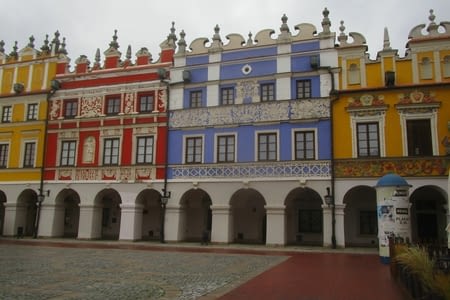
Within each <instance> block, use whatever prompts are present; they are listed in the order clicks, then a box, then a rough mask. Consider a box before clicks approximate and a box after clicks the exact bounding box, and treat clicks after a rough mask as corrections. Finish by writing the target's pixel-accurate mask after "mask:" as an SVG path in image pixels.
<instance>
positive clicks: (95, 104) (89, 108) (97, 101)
mask: <svg viewBox="0 0 450 300" xmlns="http://www.w3.org/2000/svg"><path fill="white" fill-rule="evenodd" d="M101 113H102V97H101V96H87V97H83V98H81V116H82V117H87V118H89V117H98V116H99V115H101Z"/></svg>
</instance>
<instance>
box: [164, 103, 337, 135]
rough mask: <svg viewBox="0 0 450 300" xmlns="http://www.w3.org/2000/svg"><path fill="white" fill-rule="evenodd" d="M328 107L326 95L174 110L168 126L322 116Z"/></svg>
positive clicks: (325, 116) (273, 120) (197, 125)
mask: <svg viewBox="0 0 450 300" xmlns="http://www.w3.org/2000/svg"><path fill="white" fill-rule="evenodd" d="M329 108H330V101H329V99H327V98H320V99H307V100H289V101H272V102H264V103H253V104H244V105H229V106H215V107H205V108H199V109H188V110H175V111H172V112H171V113H170V127H171V128H186V127H203V126H223V125H238V124H250V123H258V122H280V121H294V120H308V119H322V118H329V117H330V110H329Z"/></svg>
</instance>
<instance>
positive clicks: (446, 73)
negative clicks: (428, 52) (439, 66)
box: [443, 55, 450, 78]
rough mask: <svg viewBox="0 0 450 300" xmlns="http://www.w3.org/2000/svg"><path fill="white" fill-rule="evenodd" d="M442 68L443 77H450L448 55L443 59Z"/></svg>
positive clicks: (449, 56)
mask: <svg viewBox="0 0 450 300" xmlns="http://www.w3.org/2000/svg"><path fill="white" fill-rule="evenodd" d="M443 68H444V72H443V73H444V77H445V78H448V77H450V55H447V56H445V57H444V65H443Z"/></svg>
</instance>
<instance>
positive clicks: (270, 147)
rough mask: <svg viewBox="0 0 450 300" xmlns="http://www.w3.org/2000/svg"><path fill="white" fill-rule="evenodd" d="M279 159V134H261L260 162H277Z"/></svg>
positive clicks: (259, 141)
mask: <svg viewBox="0 0 450 300" xmlns="http://www.w3.org/2000/svg"><path fill="white" fill-rule="evenodd" d="M276 159H277V134H276V133H260V134H258V160H259V161H267V160H276Z"/></svg>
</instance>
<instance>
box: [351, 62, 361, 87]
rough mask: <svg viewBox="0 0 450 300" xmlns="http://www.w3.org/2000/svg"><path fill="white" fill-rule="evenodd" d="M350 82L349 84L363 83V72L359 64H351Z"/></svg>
mask: <svg viewBox="0 0 450 300" xmlns="http://www.w3.org/2000/svg"><path fill="white" fill-rule="evenodd" d="M348 83H349V84H360V83H361V74H360V70H359V66H358V65H357V64H351V65H350V68H349V69H348Z"/></svg>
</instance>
